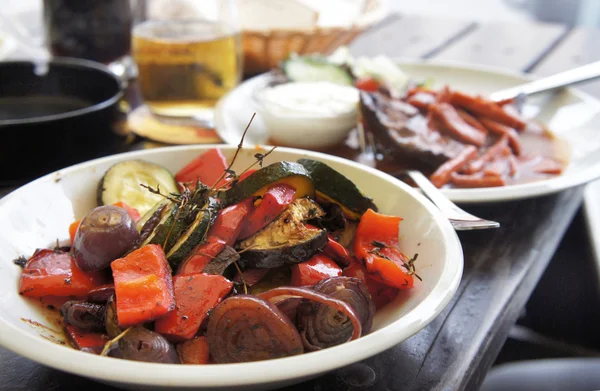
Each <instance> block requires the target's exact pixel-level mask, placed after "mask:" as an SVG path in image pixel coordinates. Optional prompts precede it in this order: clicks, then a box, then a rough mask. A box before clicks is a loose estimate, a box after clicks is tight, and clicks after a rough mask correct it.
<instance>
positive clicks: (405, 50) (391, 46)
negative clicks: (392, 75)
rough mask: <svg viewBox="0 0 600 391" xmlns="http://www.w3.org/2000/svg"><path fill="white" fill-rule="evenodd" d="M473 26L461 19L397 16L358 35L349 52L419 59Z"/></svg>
mask: <svg viewBox="0 0 600 391" xmlns="http://www.w3.org/2000/svg"><path fill="white" fill-rule="evenodd" d="M473 27H474V23H472V22H468V21H462V20H455V19H437V18H428V17H424V16H418V15H397V17H396V18H395V19H394V20H390V21H388V22H386V23H385V24H383V25H382V26H381V27H377V28H376V29H373V30H371V31H368V32H366V33H365V34H363V35H361V36H359V37H358V38H357V39H356V40H355V41H354V42H353V43H352V44H351V45H350V51H351V52H352V54H354V55H361V56H376V55H379V54H383V55H387V56H391V57H413V58H414V57H423V56H424V55H426V54H428V53H430V52H433V51H435V50H437V49H439V48H440V47H442V46H444V45H445V44H446V43H447V42H448V41H450V40H452V39H454V38H455V37H457V36H461V35H463V34H465V33H467V32H468V31H469V30H470V29H472V28H473Z"/></svg>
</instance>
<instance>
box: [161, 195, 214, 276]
mask: <svg viewBox="0 0 600 391" xmlns="http://www.w3.org/2000/svg"><path fill="white" fill-rule="evenodd" d="M218 214H219V202H218V201H217V200H216V199H215V198H209V199H208V201H206V203H205V204H204V205H203V206H202V207H201V208H200V209H199V210H198V213H197V214H196V217H195V218H194V221H193V222H192V223H191V224H190V225H189V226H188V227H187V229H185V230H184V231H183V233H182V234H181V235H180V237H179V238H178V239H177V242H175V243H174V244H173V247H171V248H170V249H169V251H168V252H167V260H168V261H169V264H170V265H171V268H172V269H173V270H176V269H177V267H178V266H179V264H180V263H181V262H182V261H183V260H184V259H185V258H187V257H188V255H189V254H190V253H191V252H192V251H193V250H194V249H195V248H196V246H197V245H198V244H199V243H200V242H201V241H203V240H204V239H205V238H206V234H207V233H208V229H209V228H210V227H211V226H212V225H213V223H214V222H215V219H216V218H217V215H218Z"/></svg>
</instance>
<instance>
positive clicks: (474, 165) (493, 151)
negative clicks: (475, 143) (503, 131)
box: [464, 135, 508, 174]
mask: <svg viewBox="0 0 600 391" xmlns="http://www.w3.org/2000/svg"><path fill="white" fill-rule="evenodd" d="M507 146H508V135H504V136H502V137H500V139H499V140H498V141H496V143H495V144H493V145H492V146H490V147H489V148H488V149H487V150H486V151H485V152H484V153H483V154H482V155H481V156H479V158H477V159H476V160H473V161H471V162H469V164H467V166H466V167H465V170H464V171H465V174H475V173H476V172H479V171H481V170H482V169H483V166H484V165H485V163H487V162H489V161H492V160H494V158H496V156H498V155H499V154H500V152H502V150H503V149H504V148H505V147H507Z"/></svg>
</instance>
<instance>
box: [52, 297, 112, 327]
mask: <svg viewBox="0 0 600 391" xmlns="http://www.w3.org/2000/svg"><path fill="white" fill-rule="evenodd" d="M60 313H61V314H62V316H63V318H64V320H65V323H67V324H70V325H71V326H75V327H77V328H78V329H79V330H82V331H88V332H100V331H104V313H105V307H104V306H103V305H101V304H93V303H88V302H87V301H74V300H71V301H67V302H66V303H64V304H63V305H62V306H61V307H60Z"/></svg>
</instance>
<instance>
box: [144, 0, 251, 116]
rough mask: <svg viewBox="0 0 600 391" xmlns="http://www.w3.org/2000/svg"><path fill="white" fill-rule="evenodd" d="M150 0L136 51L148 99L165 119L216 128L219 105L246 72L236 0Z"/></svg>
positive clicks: (148, 0)
mask: <svg viewBox="0 0 600 391" xmlns="http://www.w3.org/2000/svg"><path fill="white" fill-rule="evenodd" d="M139 1H142V2H144V1H145V4H144V7H143V13H145V14H146V15H145V17H143V19H144V20H143V21H141V22H140V23H138V24H136V26H135V27H134V29H133V41H132V54H133V58H134V60H135V62H136V63H137V67H138V82H139V86H140V91H141V95H142V98H143V99H144V102H145V103H146V105H147V106H148V108H149V109H150V111H151V112H152V113H153V114H155V115H156V116H158V118H159V119H167V120H168V119H173V118H175V119H192V120H193V121H199V122H201V123H202V124H203V125H204V126H211V124H212V117H213V109H214V106H215V104H216V102H217V101H218V100H219V98H221V97H222V96H223V95H224V94H225V93H227V92H228V91H229V90H231V89H232V88H234V87H235V86H236V85H237V84H238V83H239V81H240V78H241V74H242V53H241V37H240V32H239V29H238V27H237V24H236V18H235V16H236V9H235V3H234V1H233V0H203V1H193V0H191V1H187V2H185V1H179V2H177V1H172V0H171V1H159V0H154V4H152V3H153V0H139Z"/></svg>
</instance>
